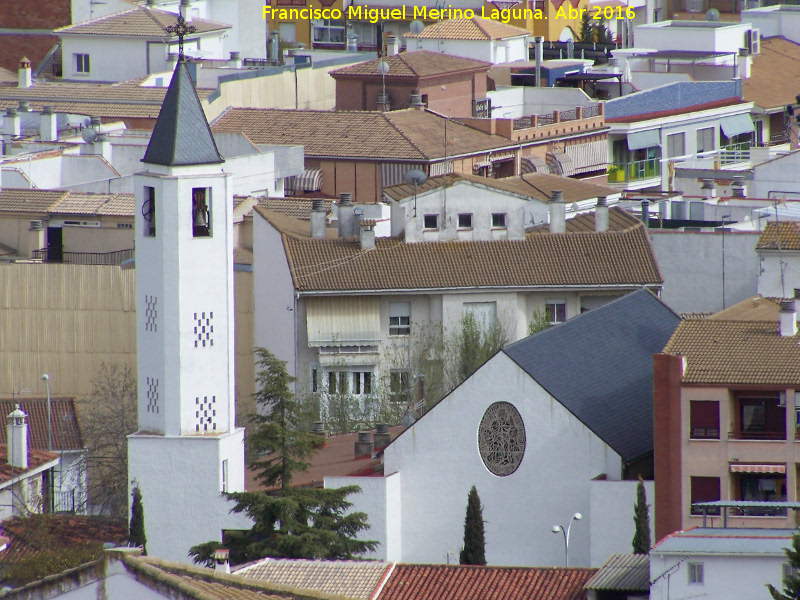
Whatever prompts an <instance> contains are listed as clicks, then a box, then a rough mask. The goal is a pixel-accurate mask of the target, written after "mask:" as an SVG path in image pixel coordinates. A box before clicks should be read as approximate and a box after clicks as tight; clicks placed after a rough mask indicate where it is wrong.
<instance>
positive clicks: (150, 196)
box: [142, 186, 156, 237]
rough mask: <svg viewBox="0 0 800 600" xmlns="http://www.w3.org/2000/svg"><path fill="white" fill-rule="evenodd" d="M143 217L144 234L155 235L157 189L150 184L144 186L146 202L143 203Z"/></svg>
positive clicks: (147, 235)
mask: <svg viewBox="0 0 800 600" xmlns="http://www.w3.org/2000/svg"><path fill="white" fill-rule="evenodd" d="M142 217H144V235H145V236H146V237H155V235H156V189H155V188H153V187H150V186H145V187H144V202H143V203H142Z"/></svg>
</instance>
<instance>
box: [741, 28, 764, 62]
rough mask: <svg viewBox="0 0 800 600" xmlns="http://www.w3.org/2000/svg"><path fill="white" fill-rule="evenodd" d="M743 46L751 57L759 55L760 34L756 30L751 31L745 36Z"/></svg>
mask: <svg viewBox="0 0 800 600" xmlns="http://www.w3.org/2000/svg"><path fill="white" fill-rule="evenodd" d="M744 41H745V46H746V47H747V49H748V50H749V51H750V54H751V55H752V56H756V55H757V54H760V53H761V32H760V31H759V30H758V29H751V30H750V31H748V32H747V34H746V36H745V40H744Z"/></svg>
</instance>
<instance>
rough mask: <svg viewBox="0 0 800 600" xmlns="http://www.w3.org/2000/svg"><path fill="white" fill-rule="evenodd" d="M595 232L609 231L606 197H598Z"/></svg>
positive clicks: (595, 212)
mask: <svg viewBox="0 0 800 600" xmlns="http://www.w3.org/2000/svg"><path fill="white" fill-rule="evenodd" d="M594 230H595V231H608V204H607V203H606V197H605V196H598V197H597V208H595V209H594Z"/></svg>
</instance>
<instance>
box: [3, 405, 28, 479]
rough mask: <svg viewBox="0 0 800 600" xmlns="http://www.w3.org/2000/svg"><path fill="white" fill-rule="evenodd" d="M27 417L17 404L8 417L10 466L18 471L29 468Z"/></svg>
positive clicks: (7, 434)
mask: <svg viewBox="0 0 800 600" xmlns="http://www.w3.org/2000/svg"><path fill="white" fill-rule="evenodd" d="M27 416H28V415H26V414H25V413H24V412H22V411H21V410H20V409H19V404H17V405H15V408H14V412H12V413H11V414H10V415H8V425H7V426H6V439H7V440H8V464H10V465H11V466H12V467H17V468H18V469H27V468H28V424H27V423H26V422H25V417H27Z"/></svg>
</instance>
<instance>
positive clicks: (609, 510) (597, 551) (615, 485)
mask: <svg viewBox="0 0 800 600" xmlns="http://www.w3.org/2000/svg"><path fill="white" fill-rule="evenodd" d="M638 486H639V482H638V481H608V480H603V479H596V480H594V481H592V482H591V484H590V494H591V496H590V498H591V512H590V514H589V516H590V519H589V523H590V524H591V525H590V529H591V540H590V546H589V548H590V564H591V566H592V567H601V566H603V564H604V563H605V562H606V561H607V560H608V559H609V558H610V557H611V555H612V554H614V553H619V552H621V550H620V548H624V547H625V546H626V545H627V547H628V549H627V552H631V551H632V545H631V542H632V541H633V535H634V533H635V532H636V527H635V525H634V521H633V507H634V505H635V504H636V490H637V488H638ZM644 490H645V495H646V496H647V505H648V506H649V507H650V541H651V543H653V544H654V543H655V542H656V539H655V530H654V529H653V527H654V526H655V522H656V521H655V505H656V503H655V485H654V483H653V482H652V481H645V482H644ZM626 508H627V509H628V510H627V511H626V510H625V509H626Z"/></svg>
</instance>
